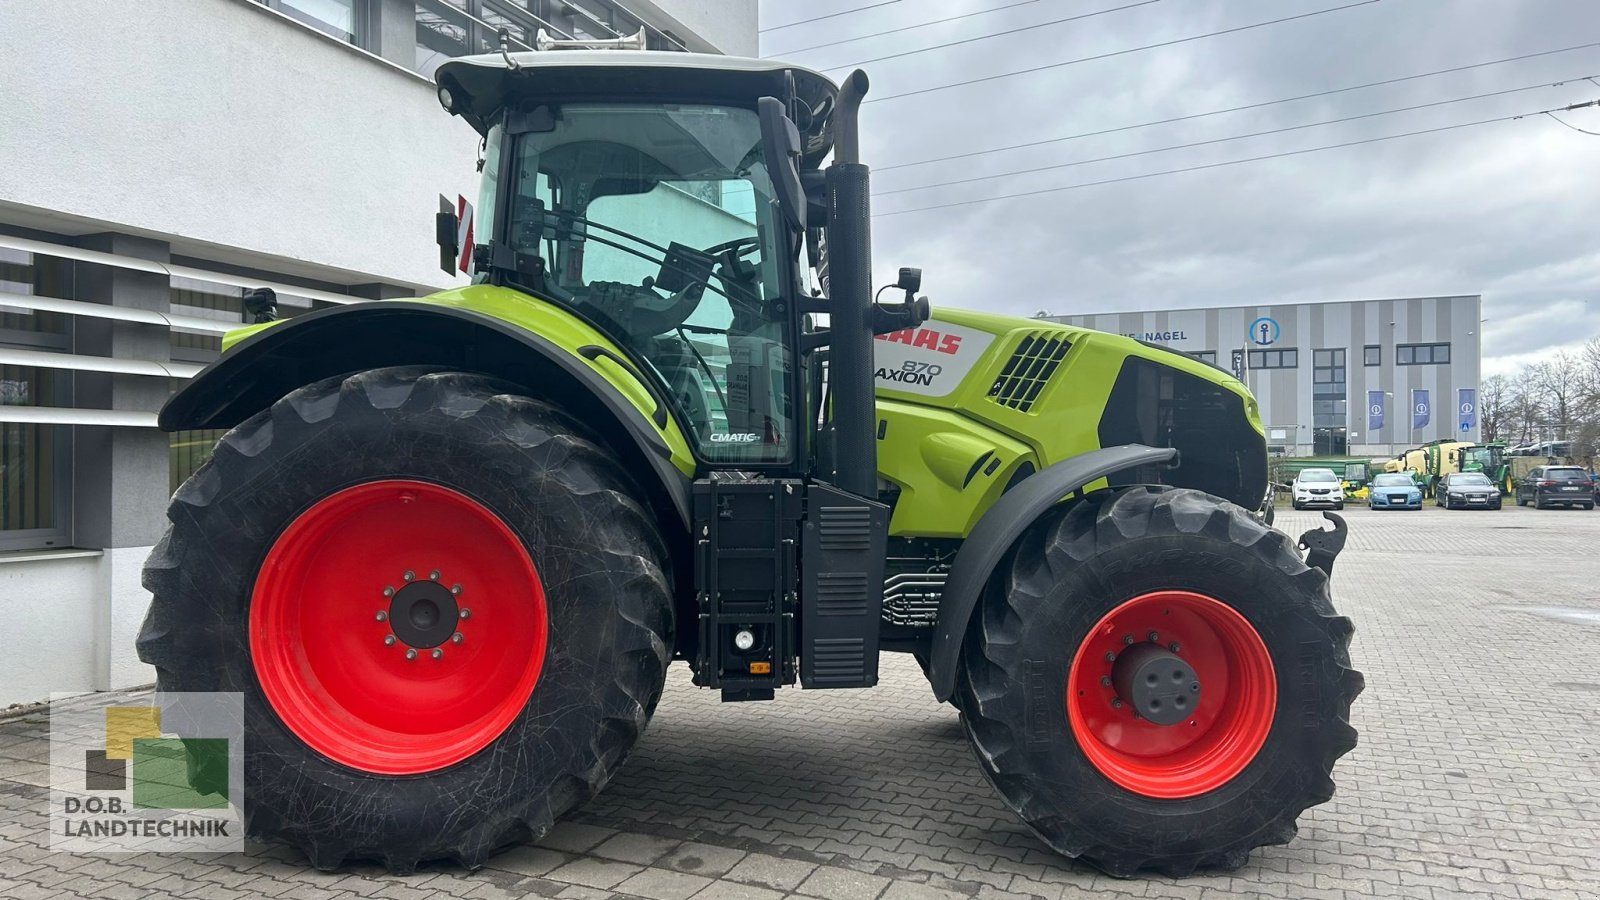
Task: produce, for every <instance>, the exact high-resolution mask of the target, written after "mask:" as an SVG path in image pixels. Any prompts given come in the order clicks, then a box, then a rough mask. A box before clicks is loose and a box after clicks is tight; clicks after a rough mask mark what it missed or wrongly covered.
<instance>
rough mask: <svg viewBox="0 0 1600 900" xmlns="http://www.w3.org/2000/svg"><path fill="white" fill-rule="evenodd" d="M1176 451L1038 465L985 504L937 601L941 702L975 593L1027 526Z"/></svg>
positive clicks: (1135, 448) (1131, 449)
mask: <svg viewBox="0 0 1600 900" xmlns="http://www.w3.org/2000/svg"><path fill="white" fill-rule="evenodd" d="M1177 456H1178V451H1177V450H1175V449H1173V448H1171V447H1146V446H1144V445H1142V444H1125V445H1123V446H1120V447H1106V448H1104V449H1101V450H1092V451H1090V452H1088V453H1083V454H1080V455H1078V456H1074V457H1072V458H1070V459H1064V460H1062V461H1061V462H1058V463H1056V464H1054V465H1051V466H1047V467H1045V468H1044V469H1041V470H1040V471H1038V472H1037V473H1035V474H1033V475H1031V476H1029V477H1028V478H1026V479H1024V480H1023V481H1022V483H1020V484H1018V485H1017V486H1016V487H1013V488H1012V489H1011V490H1009V491H1007V492H1006V493H1005V495H1004V496H1002V497H1001V498H1000V499H999V500H998V501H996V502H995V504H994V505H993V506H991V507H989V510H988V512H985V513H984V514H983V518H981V519H979V520H978V524H977V525H976V526H974V527H973V529H972V534H971V535H969V536H968V537H967V539H966V540H965V541H963V542H962V544H961V550H960V551H959V552H957V554H956V561H955V563H954V565H952V566H951V567H950V577H949V578H948V579H946V581H945V586H944V594H943V596H942V597H941V599H940V601H939V619H938V622H937V623H936V624H935V626H934V633H933V644H932V647H931V650H930V653H931V659H930V660H929V664H928V681H929V682H930V683H932V685H933V695H934V696H935V697H937V698H938V699H939V700H940V701H941V702H942V701H946V700H949V699H950V696H951V695H952V694H954V693H955V689H956V663H957V662H958V660H959V659H960V656H961V644H962V641H963V640H964V639H965V637H966V634H967V623H968V622H970V621H971V620H972V611H973V610H974V609H976V608H977V606H978V597H979V595H980V594H982V592H983V586H984V585H985V584H987V583H988V581H989V576H990V575H992V574H993V573H994V569H995V566H997V565H999V563H1000V560H1001V559H1002V558H1003V557H1004V556H1005V555H1006V553H1007V551H1009V550H1010V549H1011V546H1012V545H1013V544H1015V543H1016V541H1017V538H1019V537H1021V536H1022V533H1023V532H1024V531H1026V530H1027V529H1028V526H1030V525H1032V524H1033V523H1034V521H1035V520H1036V519H1038V518H1039V516H1040V515H1042V514H1043V513H1044V512H1045V511H1046V510H1048V509H1049V508H1050V507H1052V506H1055V505H1056V504H1057V503H1059V502H1061V499H1062V498H1063V497H1065V496H1067V495H1068V494H1071V493H1073V492H1074V491H1077V490H1081V489H1082V488H1083V487H1085V486H1087V485H1089V484H1093V483H1094V482H1095V481H1098V480H1099V479H1101V478H1105V477H1106V476H1107V475H1111V474H1112V473H1115V472H1121V471H1123V470H1125V469H1131V468H1135V467H1137V466H1144V465H1150V464H1152V463H1156V464H1168V465H1170V464H1172V463H1173V462H1174V461H1175V460H1176V459H1177Z"/></svg>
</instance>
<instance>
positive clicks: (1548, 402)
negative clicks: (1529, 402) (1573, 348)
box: [1529, 350, 1583, 441]
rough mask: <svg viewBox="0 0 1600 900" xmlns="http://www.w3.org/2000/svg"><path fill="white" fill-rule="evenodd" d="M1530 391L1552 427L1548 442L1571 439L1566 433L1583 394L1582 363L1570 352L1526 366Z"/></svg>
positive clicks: (1563, 352) (1562, 352) (1559, 353)
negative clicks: (1537, 398) (1531, 390)
mask: <svg viewBox="0 0 1600 900" xmlns="http://www.w3.org/2000/svg"><path fill="white" fill-rule="evenodd" d="M1529 374H1530V375H1531V376H1532V377H1531V379H1530V380H1531V381H1532V383H1533V384H1532V386H1533V389H1534V390H1535V391H1536V392H1537V393H1538V395H1539V399H1540V401H1542V403H1541V405H1543V406H1544V408H1545V412H1546V413H1547V414H1548V416H1549V419H1550V425H1551V426H1552V430H1551V434H1550V440H1554V441H1563V440H1567V439H1569V438H1570V437H1571V434H1570V433H1569V430H1570V429H1571V428H1572V426H1573V423H1574V421H1575V417H1574V415H1573V414H1574V413H1575V412H1577V408H1578V405H1579V403H1578V401H1579V398H1580V395H1581V393H1582V385H1581V379H1582V376H1583V365H1582V360H1581V359H1580V358H1579V357H1578V356H1577V355H1576V354H1573V353H1569V352H1567V351H1565V350H1562V351H1560V352H1558V353H1556V354H1554V355H1552V356H1551V357H1550V358H1549V359H1546V360H1545V361H1543V362H1540V363H1535V364H1534V365H1532V366H1530V367H1529Z"/></svg>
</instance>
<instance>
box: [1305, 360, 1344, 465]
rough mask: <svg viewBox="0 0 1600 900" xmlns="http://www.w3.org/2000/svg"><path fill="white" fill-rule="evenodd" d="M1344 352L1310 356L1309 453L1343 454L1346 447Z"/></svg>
mask: <svg viewBox="0 0 1600 900" xmlns="http://www.w3.org/2000/svg"><path fill="white" fill-rule="evenodd" d="M1346 362H1347V360H1346V356H1345V350H1344V348H1342V347H1337V348H1333V349H1328V350H1314V351H1312V353H1311V397H1312V400H1311V404H1312V411H1311V415H1312V423H1311V424H1312V433H1311V440H1312V444H1313V445H1314V446H1313V452H1314V453H1319V454H1323V453H1325V454H1344V453H1345V452H1347V451H1346V447H1347V444H1348V441H1347V434H1348V432H1347V428H1346V425H1345V422H1346V416H1347V414H1348V407H1347V402H1348V401H1347V397H1348V393H1347V391H1346V388H1345V384H1346V382H1345V372H1346V369H1345V363H1346Z"/></svg>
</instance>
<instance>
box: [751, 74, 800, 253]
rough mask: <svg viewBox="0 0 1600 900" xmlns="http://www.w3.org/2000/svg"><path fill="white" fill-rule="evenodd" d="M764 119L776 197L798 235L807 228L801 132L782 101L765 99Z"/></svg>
mask: <svg viewBox="0 0 1600 900" xmlns="http://www.w3.org/2000/svg"><path fill="white" fill-rule="evenodd" d="M756 113H757V115H759V116H760V118H761V154H762V156H763V158H764V159H765V161H766V164H767V173H768V174H769V175H771V176H772V188H773V193H774V194H775V195H777V199H778V206H779V207H780V208H782V209H783V215H784V218H785V219H787V220H788V222H789V227H791V228H793V229H794V230H795V231H804V230H805V227H806V196H805V188H804V187H803V186H802V185H801V184H800V129H798V128H796V127H795V125H794V122H792V121H790V119H789V113H788V111H787V110H786V109H785V108H784V104H783V101H782V100H779V99H778V98H776V97H762V98H761V99H760V100H758V101H756Z"/></svg>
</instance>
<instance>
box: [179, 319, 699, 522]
mask: <svg viewBox="0 0 1600 900" xmlns="http://www.w3.org/2000/svg"><path fill="white" fill-rule="evenodd" d="M599 340H603V339H599ZM597 342H598V341H597ZM577 351H578V348H572V349H570V350H569V349H567V348H566V347H563V346H562V345H561V344H558V343H556V342H555V341H553V340H550V339H549V338H547V337H545V336H543V335H541V334H538V333H535V332H534V331H531V330H529V329H528V328H525V327H522V326H520V325H518V324H514V323H512V322H508V321H505V320H503V319H501V318H497V317H496V316H492V315H488V314H485V313H482V312H479V311H476V310H473V309H468V308H464V307H461V306H447V305H441V304H438V303H432V302H426V301H422V302H418V301H394V300H385V301H379V302H374V303H361V304H353V305H351V306H343V307H338V308H335V309H325V310H319V311H317V312H313V313H308V314H306V315H303V316H297V317H295V318H293V319H290V320H288V321H285V322H282V323H280V324H277V325H274V326H272V327H270V328H265V329H262V330H259V331H256V332H254V333H253V334H251V335H250V336H249V337H247V338H245V339H244V340H242V341H239V342H238V343H237V344H235V345H233V346H232V347H230V348H229V350H228V351H227V352H226V353H224V354H223V355H222V357H221V358H220V359H218V360H217V361H216V362H213V363H212V364H211V365H209V366H207V367H206V368H205V369H204V370H203V371H201V372H200V374H198V375H196V376H195V377H194V378H193V379H191V380H190V382H189V383H188V384H187V385H185V386H184V387H183V389H182V390H180V391H178V393H176V394H174V395H173V396H172V398H171V399H170V400H168V401H167V403H166V405H165V406H164V407H162V409H161V415H160V418H159V423H160V425H161V428H162V429H163V430H166V431H176V430H179V429H187V428H232V427H233V426H235V425H238V424H239V423H240V422H243V421H244V420H245V419H248V418H249V417H250V416H252V415H255V414H256V413H258V412H260V411H261V410H263V409H266V408H268V407H269V406H271V405H272V404H273V403H275V402H276V401H277V400H278V399H279V398H280V397H283V396H284V395H286V394H288V393H289V392H290V391H293V390H295V389H296V388H299V387H302V386H304V385H307V384H310V383H312V382H315V381H318V380H321V379H323V378H329V377H333V376H337V375H345V374H349V373H352V372H359V371H363V370H366V369H376V368H382V367H385V366H401V365H407V366H409V365H433V366H438V367H439V368H441V369H456V370H460V371H466V372H478V373H482V374H485V375H492V376H495V377H498V378H502V379H504V380H506V381H509V382H511V383H513V384H515V385H518V386H519V387H520V388H522V389H523V390H525V391H526V393H527V394H528V396H531V397H537V398H539V399H541V400H545V401H548V402H551V403H553V404H556V405H558V406H561V407H563V408H564V409H566V410H567V411H568V412H569V413H570V414H572V415H574V416H575V417H577V418H580V419H582V420H583V421H584V423H585V424H586V425H588V426H589V427H591V428H593V429H594V430H595V431H596V432H598V433H599V435H600V437H601V438H602V439H603V440H605V441H606V442H607V444H608V445H609V446H610V447H611V448H612V449H613V451H614V452H616V453H617V454H619V456H621V457H622V463H623V465H624V467H625V468H626V469H627V470H628V471H629V472H630V473H633V475H634V477H635V478H636V479H638V480H639V481H641V482H648V483H645V484H642V485H641V486H642V487H644V488H645V490H646V491H647V492H648V493H649V494H650V500H651V502H652V503H653V504H655V505H657V506H659V507H661V508H662V512H663V513H666V512H669V511H670V512H671V513H672V514H673V515H674V516H675V518H676V519H677V521H678V522H680V523H681V524H682V526H683V528H684V529H685V530H686V529H687V527H688V521H689V476H690V474H692V472H693V466H694V463H693V458H692V456H691V455H690V453H689V450H688V445H687V442H686V441H685V440H684V438H683V435H682V432H681V431H679V430H678V426H677V423H676V421H675V420H673V419H671V418H670V417H664V418H665V421H662V422H661V423H660V424H659V425H658V424H657V421H655V420H653V419H652V416H651V415H649V414H647V413H646V412H644V411H643V409H642V408H641V405H640V404H641V402H642V403H643V404H644V405H645V406H649V405H650V404H651V401H650V399H649V397H648V396H643V395H641V396H638V397H631V398H630V397H629V396H628V395H627V394H625V393H624V389H623V388H621V387H619V386H618V385H617V384H616V383H614V382H613V381H612V380H610V378H619V379H620V378H623V377H624V376H622V375H620V374H619V375H612V376H610V378H608V377H607V374H605V373H604V370H602V369H601V368H600V367H599V364H598V363H597V362H595V361H593V360H587V359H584V358H582V357H581V356H580V355H579V354H578V352H577ZM635 387H637V386H635ZM651 412H656V410H651ZM646 473H651V474H653V477H647V474H646Z"/></svg>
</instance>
